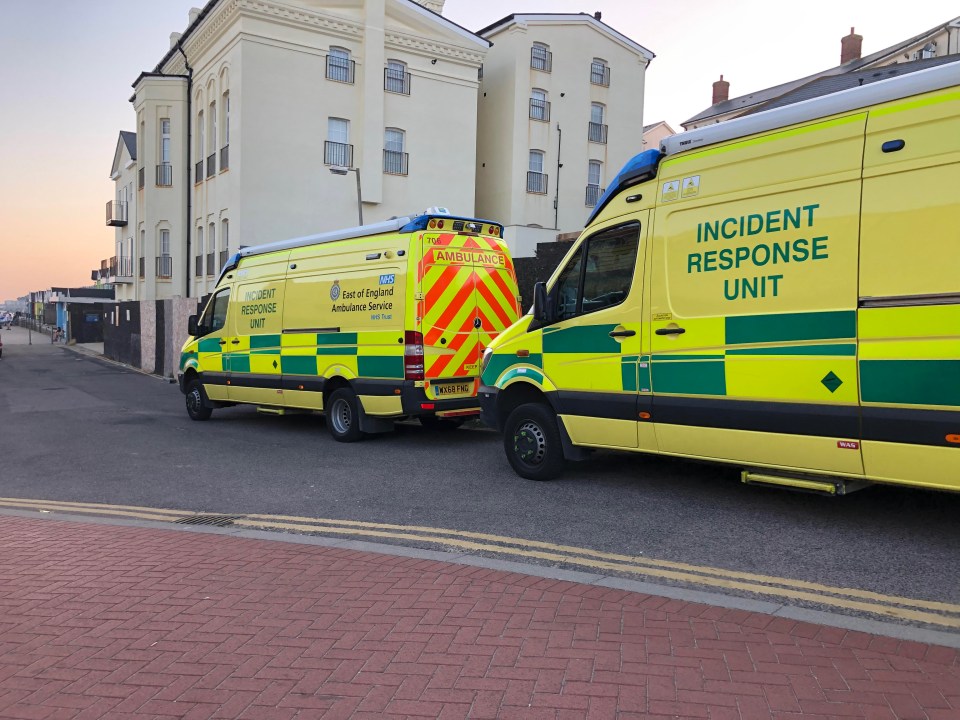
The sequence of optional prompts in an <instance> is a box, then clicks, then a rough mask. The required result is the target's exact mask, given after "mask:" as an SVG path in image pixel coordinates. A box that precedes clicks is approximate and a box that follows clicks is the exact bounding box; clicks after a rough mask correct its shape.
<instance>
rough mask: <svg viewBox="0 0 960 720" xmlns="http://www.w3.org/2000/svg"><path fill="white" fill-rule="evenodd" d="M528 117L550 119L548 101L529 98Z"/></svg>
mask: <svg viewBox="0 0 960 720" xmlns="http://www.w3.org/2000/svg"><path fill="white" fill-rule="evenodd" d="M530 118H531V119H532V120H540V121H541V122H548V121H549V120H550V103H548V102H547V101H546V100H539V99H537V98H530Z"/></svg>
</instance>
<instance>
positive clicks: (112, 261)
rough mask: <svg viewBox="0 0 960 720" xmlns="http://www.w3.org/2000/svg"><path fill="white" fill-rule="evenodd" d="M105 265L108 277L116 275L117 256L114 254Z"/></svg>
mask: <svg viewBox="0 0 960 720" xmlns="http://www.w3.org/2000/svg"><path fill="white" fill-rule="evenodd" d="M107 267H108V272H109V274H110V277H116V276H117V256H116V255H114V256H113V257H112V258H110V261H109V264H108V266H107Z"/></svg>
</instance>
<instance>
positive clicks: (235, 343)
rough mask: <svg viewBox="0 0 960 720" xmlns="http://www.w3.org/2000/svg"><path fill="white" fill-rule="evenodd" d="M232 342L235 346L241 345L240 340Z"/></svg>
mask: <svg viewBox="0 0 960 720" xmlns="http://www.w3.org/2000/svg"><path fill="white" fill-rule="evenodd" d="M230 342H231V343H232V344H234V345H239V344H240V341H239V340H231V341H230Z"/></svg>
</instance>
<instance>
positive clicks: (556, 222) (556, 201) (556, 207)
mask: <svg viewBox="0 0 960 720" xmlns="http://www.w3.org/2000/svg"><path fill="white" fill-rule="evenodd" d="M561 97H562V95H561ZM562 144H563V129H562V128H561V127H560V123H557V190H556V195H555V196H554V198H553V227H554V229H555V230H556V231H557V232H560V168H562V167H563V163H562V162H560V148H561V146H562Z"/></svg>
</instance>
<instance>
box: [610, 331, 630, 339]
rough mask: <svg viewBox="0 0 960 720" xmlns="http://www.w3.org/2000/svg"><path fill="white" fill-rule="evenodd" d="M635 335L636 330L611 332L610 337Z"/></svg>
mask: <svg viewBox="0 0 960 720" xmlns="http://www.w3.org/2000/svg"><path fill="white" fill-rule="evenodd" d="M636 334H637V331H636V330H611V331H610V337H613V338H616V337H633V336H634V335H636Z"/></svg>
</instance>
